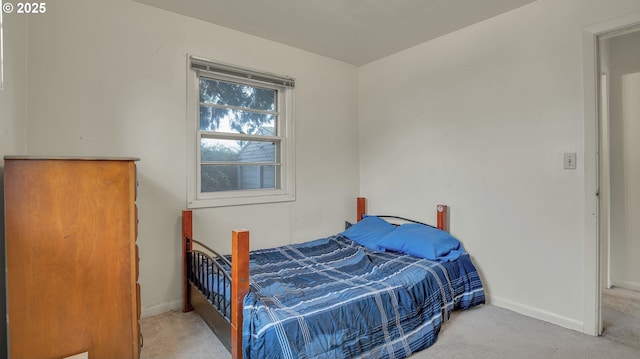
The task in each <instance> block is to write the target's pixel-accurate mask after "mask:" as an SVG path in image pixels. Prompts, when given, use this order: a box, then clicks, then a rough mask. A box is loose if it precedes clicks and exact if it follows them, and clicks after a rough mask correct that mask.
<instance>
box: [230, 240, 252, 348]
mask: <svg viewBox="0 0 640 359" xmlns="http://www.w3.org/2000/svg"><path fill="white" fill-rule="evenodd" d="M248 292H249V231H248V230H234V231H233V237H232V243H231V357H232V358H233V359H242V309H243V307H244V305H243V302H244V297H245V295H247V293H248Z"/></svg>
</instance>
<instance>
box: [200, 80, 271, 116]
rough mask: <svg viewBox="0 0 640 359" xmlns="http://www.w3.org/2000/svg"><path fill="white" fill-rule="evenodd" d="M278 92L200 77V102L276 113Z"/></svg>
mask: <svg viewBox="0 0 640 359" xmlns="http://www.w3.org/2000/svg"><path fill="white" fill-rule="evenodd" d="M276 92H277V91H276V90H272V89H266V88H260V87H255V86H249V85H242V84H237V83H233V82H226V81H221V80H213V79H209V78H205V77H200V102H201V103H210V104H217V105H225V106H234V107H242V108H249V109H254V110H264V111H275V110H276Z"/></svg>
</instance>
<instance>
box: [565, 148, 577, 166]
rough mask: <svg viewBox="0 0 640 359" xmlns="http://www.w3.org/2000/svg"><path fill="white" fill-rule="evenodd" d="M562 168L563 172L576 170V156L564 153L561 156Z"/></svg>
mask: <svg viewBox="0 0 640 359" xmlns="http://www.w3.org/2000/svg"><path fill="white" fill-rule="evenodd" d="M563 168H564V169H565V170H575V169H576V154H575V152H573V153H565V154H564V155H563Z"/></svg>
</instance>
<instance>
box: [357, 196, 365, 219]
mask: <svg viewBox="0 0 640 359" xmlns="http://www.w3.org/2000/svg"><path fill="white" fill-rule="evenodd" d="M366 213H367V199H366V198H364V197H358V211H357V215H356V221H357V222H360V221H361V220H362V217H363V215H364V214H366Z"/></svg>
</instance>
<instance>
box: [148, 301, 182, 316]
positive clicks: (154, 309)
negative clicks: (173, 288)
mask: <svg viewBox="0 0 640 359" xmlns="http://www.w3.org/2000/svg"><path fill="white" fill-rule="evenodd" d="M171 310H182V299H178V300H174V301H171V302H165V303H160V304H156V305H152V306H150V307H146V308H142V311H141V313H140V316H141V317H149V316H152V315H156V314H160V313H165V312H169V311H171Z"/></svg>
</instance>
